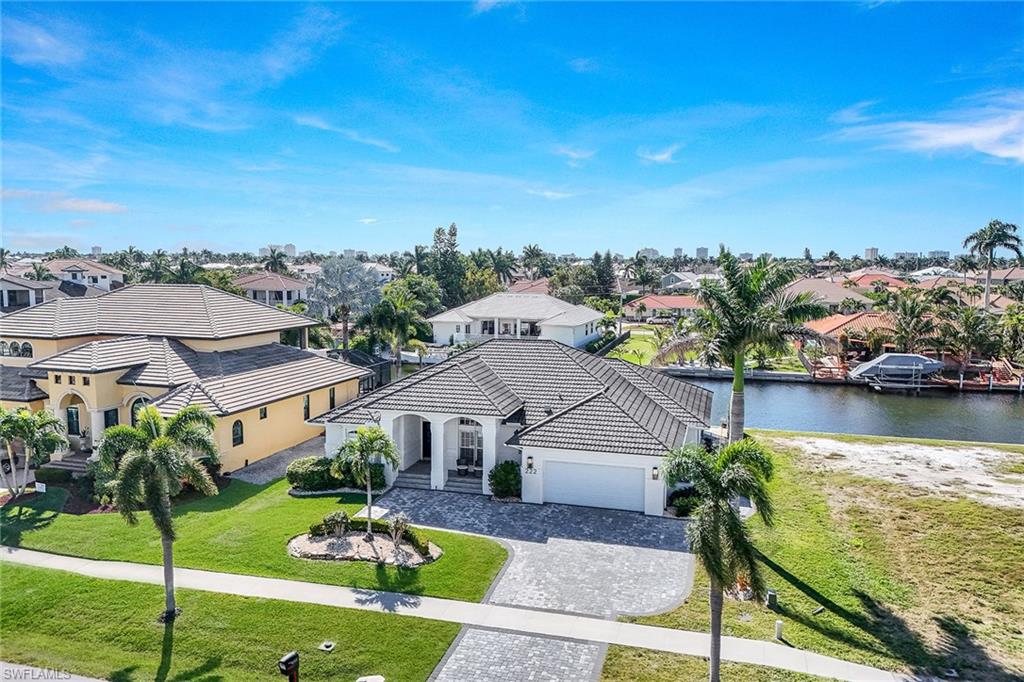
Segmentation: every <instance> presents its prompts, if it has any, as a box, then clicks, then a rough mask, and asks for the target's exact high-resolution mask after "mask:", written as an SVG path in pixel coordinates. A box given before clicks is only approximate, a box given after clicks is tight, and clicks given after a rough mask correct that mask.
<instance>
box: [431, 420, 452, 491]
mask: <svg viewBox="0 0 1024 682" xmlns="http://www.w3.org/2000/svg"><path fill="white" fill-rule="evenodd" d="M447 482H448V467H446V466H445V465H444V419H442V418H440V417H435V418H434V419H431V420H430V487H431V488H432V489H434V490H441V489H442V488H444V484H445V483H447Z"/></svg>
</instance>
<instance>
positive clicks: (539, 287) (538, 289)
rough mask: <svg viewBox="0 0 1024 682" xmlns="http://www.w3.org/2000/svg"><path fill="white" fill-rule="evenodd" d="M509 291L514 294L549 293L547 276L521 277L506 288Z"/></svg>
mask: <svg viewBox="0 0 1024 682" xmlns="http://www.w3.org/2000/svg"><path fill="white" fill-rule="evenodd" d="M508 290H509V291H510V292H511V293H514V294H549V293H551V291H550V287H549V286H548V278H547V277H541V278H540V279H523V280H520V281H518V282H514V283H513V284H511V285H510V286H509V288H508Z"/></svg>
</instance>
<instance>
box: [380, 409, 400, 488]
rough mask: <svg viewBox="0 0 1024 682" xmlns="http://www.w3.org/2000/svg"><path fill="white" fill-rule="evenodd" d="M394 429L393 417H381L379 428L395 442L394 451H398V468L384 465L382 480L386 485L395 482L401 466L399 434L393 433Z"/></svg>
mask: <svg viewBox="0 0 1024 682" xmlns="http://www.w3.org/2000/svg"><path fill="white" fill-rule="evenodd" d="M395 427H396V423H395V417H394V415H381V417H380V428H381V430H383V431H384V433H386V434H388V436H389V437H390V438H391V440H393V441H394V442H395V449H396V450H397V451H398V467H393V466H391V465H390V464H385V465H384V480H385V481H386V482H387V484H388V485H391V484H392V483H394V482H395V479H396V478H397V477H398V469H399V468H401V466H402V446H401V445H400V441H401V434H398V433H395Z"/></svg>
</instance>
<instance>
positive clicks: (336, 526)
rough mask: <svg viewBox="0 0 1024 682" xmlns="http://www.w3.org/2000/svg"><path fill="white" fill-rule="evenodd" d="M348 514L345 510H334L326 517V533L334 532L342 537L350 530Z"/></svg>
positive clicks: (324, 525) (324, 524)
mask: <svg viewBox="0 0 1024 682" xmlns="http://www.w3.org/2000/svg"><path fill="white" fill-rule="evenodd" d="M350 523H351V522H350V521H349V518H348V514H346V513H345V512H344V511H341V510H339V511H333V512H331V513H330V514H328V515H327V516H325V517H324V522H323V527H324V533H325V534H334V535H336V536H338V537H341V536H342V535H344V534H345V533H347V532H348V528H349V524H350Z"/></svg>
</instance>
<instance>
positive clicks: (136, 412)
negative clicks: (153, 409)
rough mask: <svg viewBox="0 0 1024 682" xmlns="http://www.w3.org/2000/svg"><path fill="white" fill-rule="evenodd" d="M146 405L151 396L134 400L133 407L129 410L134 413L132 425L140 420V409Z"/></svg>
mask: <svg viewBox="0 0 1024 682" xmlns="http://www.w3.org/2000/svg"><path fill="white" fill-rule="evenodd" d="M146 405H149V398H136V399H135V400H133V401H132V404H131V407H129V408H128V411H129V412H130V413H131V415H132V426H135V425H136V424H137V423H138V422H139V410H141V409H142V408H143V407H145V406H146Z"/></svg>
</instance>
